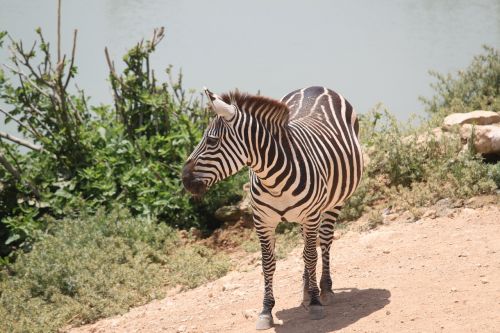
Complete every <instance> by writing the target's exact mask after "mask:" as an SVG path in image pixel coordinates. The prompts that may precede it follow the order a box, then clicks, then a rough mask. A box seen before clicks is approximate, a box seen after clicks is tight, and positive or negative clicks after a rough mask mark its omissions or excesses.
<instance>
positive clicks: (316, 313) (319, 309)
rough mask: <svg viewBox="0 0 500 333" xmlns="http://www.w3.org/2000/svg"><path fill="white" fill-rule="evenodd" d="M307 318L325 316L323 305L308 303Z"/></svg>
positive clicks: (316, 318)
mask: <svg viewBox="0 0 500 333" xmlns="http://www.w3.org/2000/svg"><path fill="white" fill-rule="evenodd" d="M309 318H310V319H312V320H319V319H323V318H325V313H324V311H323V306H322V305H310V306H309Z"/></svg>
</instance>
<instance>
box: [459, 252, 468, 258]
mask: <svg viewBox="0 0 500 333" xmlns="http://www.w3.org/2000/svg"><path fill="white" fill-rule="evenodd" d="M458 257H459V258H467V254H466V253H460V254H459V255H458Z"/></svg>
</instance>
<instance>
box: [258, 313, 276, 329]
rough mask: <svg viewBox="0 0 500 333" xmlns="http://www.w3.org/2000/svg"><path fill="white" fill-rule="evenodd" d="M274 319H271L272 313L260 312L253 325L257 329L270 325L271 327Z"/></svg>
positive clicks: (267, 327)
mask: <svg viewBox="0 0 500 333" xmlns="http://www.w3.org/2000/svg"><path fill="white" fill-rule="evenodd" d="M273 324H274V321H273V315H272V314H270V313H269V314H268V313H265V314H260V315H259V318H257V324H256V325H255V328H256V329H258V330H268V329H270V328H271V327H273Z"/></svg>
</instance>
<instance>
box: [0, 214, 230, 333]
mask: <svg viewBox="0 0 500 333" xmlns="http://www.w3.org/2000/svg"><path fill="white" fill-rule="evenodd" d="M49 225H50V228H49V229H48V230H46V232H45V233H44V234H43V235H41V236H39V237H38V241H37V242H36V243H35V244H34V246H33V248H32V250H31V251H30V252H29V253H26V254H23V255H20V256H19V257H18V259H17V260H16V262H15V263H14V264H11V265H9V266H8V267H7V269H6V270H4V271H3V272H1V273H0V318H2V320H1V321H0V331H1V332H52V331H56V330H57V329H58V328H60V327H62V326H64V325H68V324H83V323H88V322H90V321H93V320H95V319H97V318H101V317H106V316H110V315H114V314H117V313H123V312H126V311H127V310H128V309H129V307H130V306H132V305H136V304H141V303H145V302H147V301H149V300H151V299H154V298H158V297H161V296H162V295H163V293H164V291H165V289H166V288H167V287H173V286H176V285H181V286H185V287H195V286H197V285H199V284H202V283H204V282H206V281H208V280H211V279H214V278H217V277H220V276H222V275H224V274H225V273H226V272H227V271H228V269H229V264H228V260H227V258H225V256H224V255H221V254H215V253H214V252H213V251H212V250H209V249H208V248H206V247H203V246H200V245H186V246H179V245H180V241H179V239H178V237H177V232H176V230H175V229H173V228H172V227H169V226H167V225H166V224H164V223H157V222H156V221H155V220H152V219H147V218H141V219H138V218H133V217H131V216H130V214H129V213H128V212H127V211H124V210H122V209H112V210H111V211H110V212H106V210H104V209H99V210H98V211H97V212H96V214H95V215H86V214H83V215H82V216H80V217H79V218H78V219H63V220H62V221H58V222H57V223H49Z"/></svg>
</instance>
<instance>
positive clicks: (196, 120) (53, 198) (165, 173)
mask: <svg viewBox="0 0 500 333" xmlns="http://www.w3.org/2000/svg"><path fill="white" fill-rule="evenodd" d="M37 34H38V38H39V43H38V45H39V46H38V48H33V49H29V50H26V49H24V48H23V44H22V43H21V42H16V41H13V40H12V41H11V44H12V45H11V48H12V49H13V50H14V53H13V56H12V59H11V65H12V66H10V68H11V69H10V70H11V72H12V74H14V75H17V76H19V77H21V78H23V79H22V80H20V81H19V82H17V81H16V82H14V81H10V80H8V79H7V78H6V76H5V75H4V73H3V72H2V70H1V69H0V99H1V100H2V101H3V102H4V103H5V104H6V105H7V106H8V107H9V109H8V110H7V111H5V113H6V121H7V122H8V121H15V122H17V124H18V125H19V126H18V129H19V131H20V132H21V133H22V134H23V136H24V137H25V138H27V139H28V140H31V148H30V150H29V151H28V152H27V153H22V154H21V153H19V146H16V145H12V144H9V143H7V142H6V140H5V138H0V154H1V155H2V156H5V160H2V161H3V162H4V163H7V164H9V165H8V166H10V169H13V170H14V172H13V171H8V170H9V168H7V169H5V168H1V169H0V181H1V183H2V189H1V191H0V206H1V208H2V210H1V212H0V219H1V223H0V237H1V238H0V243H1V244H2V246H3V245H4V243H5V242H7V243H8V244H7V245H9V246H12V245H17V246H19V245H21V244H22V242H25V243H26V242H29V241H30V239H33V237H34V236H35V235H36V231H37V230H42V229H43V228H45V227H46V225H45V224H44V223H43V222H42V221H44V220H43V219H42V218H41V217H42V216H44V215H49V216H53V217H55V218H62V217H64V216H68V214H70V215H71V214H72V211H74V210H75V209H80V207H81V205H80V204H79V203H80V202H81V200H85V203H86V204H85V205H84V206H85V210H86V211H88V212H95V211H96V210H97V209H98V208H99V207H102V206H104V207H107V208H108V209H109V208H110V207H111V206H113V205H114V204H115V203H119V204H121V205H123V206H125V207H127V208H128V209H129V210H130V212H131V213H132V214H133V215H136V216H146V217H155V218H158V219H159V221H162V222H165V223H168V224H169V225H171V226H173V227H178V228H190V227H197V228H199V229H202V230H207V229H213V228H215V227H218V221H217V220H216V219H215V218H214V217H213V212H214V211H215V210H216V208H218V207H219V206H221V205H226V204H231V203H234V202H235V201H237V200H238V199H239V198H240V197H241V196H240V193H241V186H242V185H243V183H244V178H242V177H236V178H234V179H233V180H231V181H229V182H225V183H223V184H220V185H218V186H216V187H215V188H214V189H213V190H211V191H210V192H209V193H208V194H207V196H206V197H205V198H204V199H202V200H200V201H196V200H193V199H192V198H191V197H190V195H188V194H186V193H185V192H184V190H183V186H182V183H181V179H180V174H181V169H182V166H183V163H184V161H185V160H186V158H187V156H188V154H189V153H190V152H191V151H192V150H193V148H194V146H195V145H196V144H197V142H198V141H199V140H200V138H201V135H202V132H203V130H204V128H205V127H206V124H207V122H208V121H209V119H208V115H209V114H208V113H207V112H205V110H204V108H203V107H202V105H201V100H200V99H199V98H197V97H196V96H193V93H192V92H187V91H186V90H185V89H184V88H183V86H182V75H181V74H180V75H178V76H177V77H174V75H173V74H172V69H171V68H170V67H169V68H167V69H166V71H165V77H166V79H167V81H168V83H167V82H159V81H158V79H157V77H156V74H155V72H154V71H153V70H152V69H151V68H150V56H151V54H152V53H153V52H154V50H155V48H156V46H157V44H158V43H159V42H160V41H161V39H162V38H163V29H159V30H155V33H154V35H153V37H152V39H151V40H149V41H145V42H140V43H138V44H137V45H135V46H134V47H133V48H132V49H131V50H130V51H129V52H127V53H126V55H125V56H124V57H123V61H124V63H125V68H124V69H123V71H122V72H121V73H120V72H118V71H117V70H116V69H115V65H114V63H113V61H112V60H111V59H109V56H107V60H108V64H109V67H110V76H109V78H110V83H111V87H112V91H113V97H114V103H113V105H112V106H109V105H100V106H92V105H89V104H88V97H87V96H85V93H84V92H83V91H77V93H70V92H68V90H67V87H68V85H69V84H70V83H72V82H73V80H75V79H76V76H77V68H76V65H75V63H74V62H73V59H67V60H66V61H61V62H60V64H59V65H58V66H55V63H56V61H55V59H53V57H52V55H51V52H50V48H49V44H48V43H46V42H45V40H44V37H43V34H42V32H41V30H40V29H38V30H37ZM4 36H5V35H3V36H0V41H1V38H2V37H4ZM0 46H1V44H0ZM106 55H107V52H106ZM52 64H54V65H52ZM52 66H54V67H52ZM36 68H40V70H42V72H41V73H40V72H39V71H38V70H35V69H36ZM33 147H34V148H33ZM4 166H5V165H4ZM0 250H1V252H0V255H5V254H6V253H7V252H8V251H9V248H6V247H3V248H1V249H0Z"/></svg>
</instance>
